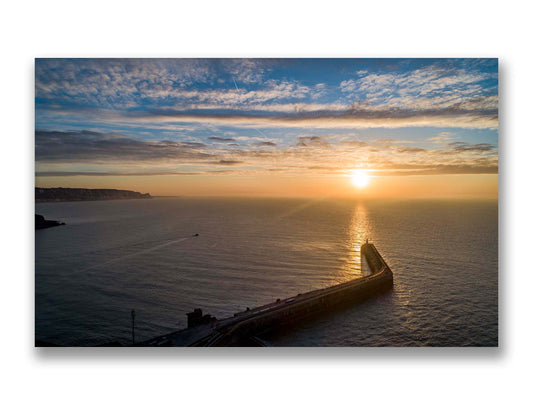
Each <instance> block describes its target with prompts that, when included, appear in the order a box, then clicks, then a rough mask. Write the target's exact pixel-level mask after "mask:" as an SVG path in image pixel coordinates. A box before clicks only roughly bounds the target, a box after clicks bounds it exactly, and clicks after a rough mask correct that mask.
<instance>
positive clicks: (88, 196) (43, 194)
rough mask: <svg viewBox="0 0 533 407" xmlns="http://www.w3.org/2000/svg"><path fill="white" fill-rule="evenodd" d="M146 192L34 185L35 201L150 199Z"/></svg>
mask: <svg viewBox="0 0 533 407" xmlns="http://www.w3.org/2000/svg"><path fill="white" fill-rule="evenodd" d="M151 198H152V196H151V195H150V194H148V193H146V194H143V193H141V192H137V191H129V190H121V189H89V188H61V187H58V188H39V187H35V203H45V202H81V201H112V200H122V199H151Z"/></svg>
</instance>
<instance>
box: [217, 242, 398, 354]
mask: <svg viewBox="0 0 533 407" xmlns="http://www.w3.org/2000/svg"><path fill="white" fill-rule="evenodd" d="M361 257H362V258H364V259H365V260H366V262H367V264H368V266H369V267H370V270H371V272H372V274H370V275H369V276H366V277H362V278H359V279H355V280H351V281H348V282H346V283H343V284H339V285H336V286H333V287H329V288H326V289H322V290H316V291H315V292H311V293H307V294H305V295H303V296H302V299H299V296H296V297H293V298H294V303H290V304H285V305H284V306H283V307H281V308H279V309H274V310H268V309H267V310H265V311H264V312H263V313H258V314H257V315H256V316H253V317H251V318H249V319H246V320H244V321H241V322H238V323H236V324H235V325H234V326H233V327H231V329H229V330H228V332H226V334H225V338H221V339H220V340H219V346H231V344H232V342H233V343H235V342H238V340H239V338H245V337H248V336H251V335H261V334H264V333H266V332H269V331H272V330H277V329H283V328H289V327H290V326H292V325H294V324H295V323H297V322H298V321H300V320H302V319H307V318H310V317H312V316H314V315H317V314H320V313H325V312H328V311H331V310H333V309H336V308H340V307H345V306H347V305H350V304H353V303H355V302H359V301H363V300H365V299H367V298H369V297H371V296H372V295H374V294H376V293H378V292H380V291H385V290H388V289H390V288H391V287H392V284H393V276H392V272H391V270H390V268H389V266H388V265H387V264H386V263H385V261H384V260H383V258H382V257H381V255H380V254H379V252H378V251H377V249H376V248H375V246H374V245H373V244H370V243H367V244H364V245H363V246H362V247H361ZM313 294H314V295H313ZM290 300H292V299H289V301H290ZM286 301H287V300H286ZM223 344H224V345H223Z"/></svg>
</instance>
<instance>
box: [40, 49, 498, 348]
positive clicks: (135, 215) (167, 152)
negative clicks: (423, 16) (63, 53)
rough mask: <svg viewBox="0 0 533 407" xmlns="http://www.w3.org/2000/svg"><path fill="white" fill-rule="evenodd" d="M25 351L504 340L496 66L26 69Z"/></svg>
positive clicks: (342, 63)
mask: <svg viewBox="0 0 533 407" xmlns="http://www.w3.org/2000/svg"><path fill="white" fill-rule="evenodd" d="M35 346H38V347H45V346H70V347H71V346H122V347H161V346H168V347H251V346H257V347H376V346H387V347H425V346H437V347H451V346H453V347H472V346H476V347H477V346H483V347H495V346H498V60H497V59H479V58H460V59H414V58H395V59H387V58H378V59H357V58H352V59H340V58H329V59H324V58H313V59H289V58H286V59H270V58H257V59H227V58H223V59H199V58H192V59H191V58H188V59H172V58H163V59H143V58H139V59H99V58H83V59H79V58H78V59H76V58H74V59H67V58H61V59H57V58H39V59H36V60H35Z"/></svg>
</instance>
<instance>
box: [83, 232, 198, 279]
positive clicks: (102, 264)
mask: <svg viewBox="0 0 533 407" xmlns="http://www.w3.org/2000/svg"><path fill="white" fill-rule="evenodd" d="M188 239H191V238H190V237H183V238H181V239H176V240H171V241H170V242H166V243H163V244H160V245H157V246H154V247H150V248H149V249H144V250H141V251H139V252H136V253H132V254H127V255H125V256H122V257H118V258H116V259H113V260H109V261H106V262H103V263H98V264H95V265H93V266H89V267H86V268H84V269H82V270H80V271H87V270H91V269H94V268H97V267H102V266H107V265H109V264H113V263H117V262H119V261H122V260H125V259H131V258H132V257H136V256H140V255H142V254H146V253H151V252H153V251H155V250H159V249H161V248H163V247H166V246H170V245H173V244H178V243H181V242H183V241H185V240H188Z"/></svg>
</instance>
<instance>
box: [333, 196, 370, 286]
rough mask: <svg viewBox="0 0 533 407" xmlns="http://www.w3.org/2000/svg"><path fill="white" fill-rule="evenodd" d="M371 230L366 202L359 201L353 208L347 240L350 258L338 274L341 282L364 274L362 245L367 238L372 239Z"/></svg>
mask: <svg viewBox="0 0 533 407" xmlns="http://www.w3.org/2000/svg"><path fill="white" fill-rule="evenodd" d="M370 232H371V225H370V220H369V217H368V213H367V208H366V206H365V204H364V203H357V204H356V206H355V208H354V210H353V214H352V219H351V223H350V226H349V237H348V239H349V240H348V242H347V249H348V250H349V254H348V260H347V262H346V264H345V266H344V268H343V270H342V271H341V272H340V274H339V275H338V280H339V282H342V281H348V280H351V279H353V278H357V277H362V276H363V272H362V270H361V245H362V244H363V243H364V242H365V241H366V239H370Z"/></svg>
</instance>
